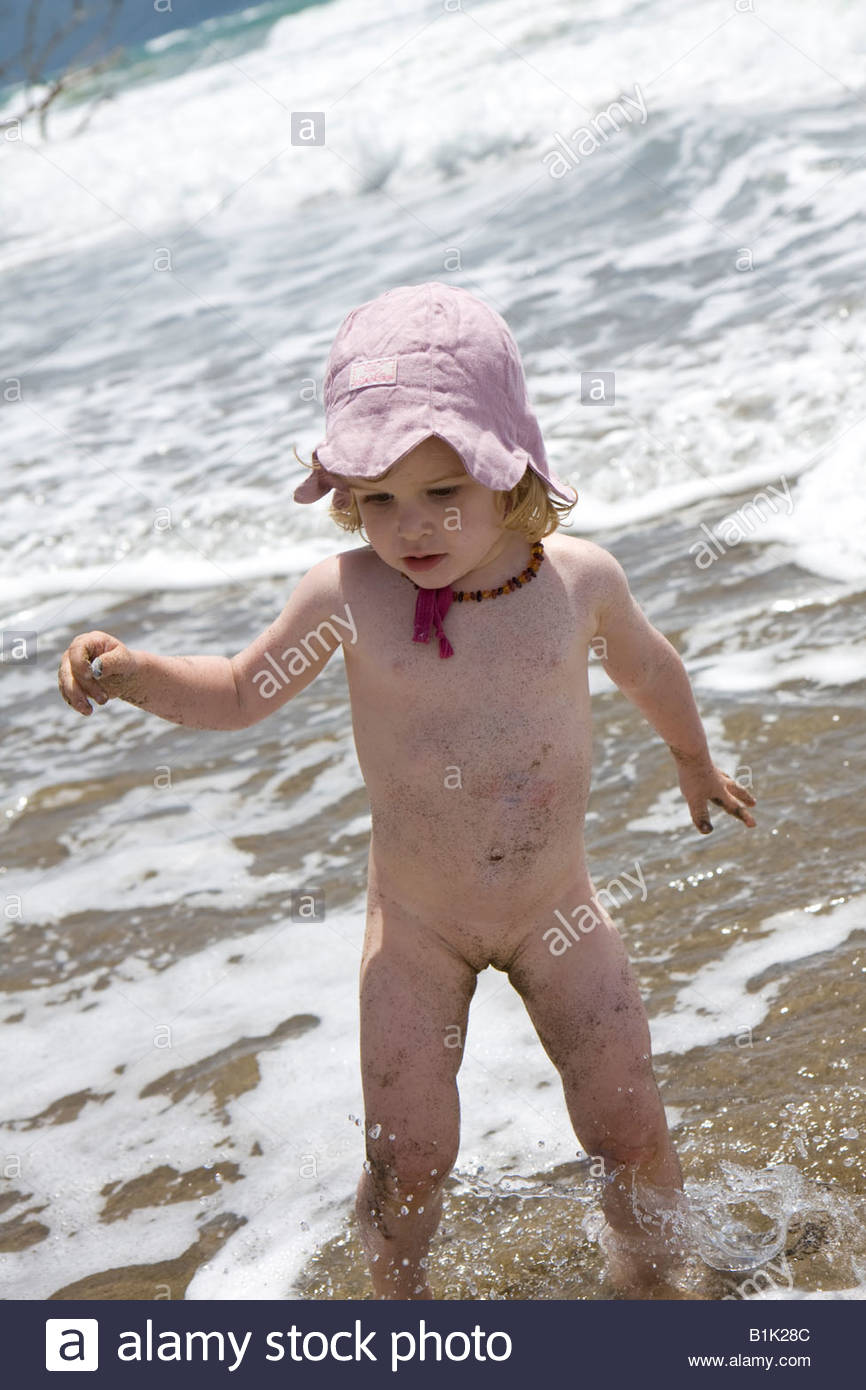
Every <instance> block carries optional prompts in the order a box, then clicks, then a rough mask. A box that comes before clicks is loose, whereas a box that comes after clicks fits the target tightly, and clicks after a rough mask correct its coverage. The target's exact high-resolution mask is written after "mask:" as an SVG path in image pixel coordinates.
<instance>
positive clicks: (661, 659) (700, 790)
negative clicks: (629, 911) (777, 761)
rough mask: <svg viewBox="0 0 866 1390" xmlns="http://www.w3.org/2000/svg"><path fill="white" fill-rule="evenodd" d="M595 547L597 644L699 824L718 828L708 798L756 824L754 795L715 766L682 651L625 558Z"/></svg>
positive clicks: (702, 827)
mask: <svg viewBox="0 0 866 1390" xmlns="http://www.w3.org/2000/svg"><path fill="white" fill-rule="evenodd" d="M587 544H592V543H591V542H587ZM593 550H594V551H595V552H597V554H596V555H595V556H594V558H595V560H596V576H597V580H598V590H597V610H596V632H595V636H594V638H593V642H592V646H593V650H595V651H597V652H598V655H599V657H600V659H601V664H602V666H603V667H604V669H605V671H606V672H607V674H608V676H609V677H610V679H611V680H612V681H613V682H614V683H615V684H616V685H618V686H619V688H620V690H621V691H622V692H623V694H624V695H627V696H628V698H629V699H630V700H631V702H632V704H634V705H635V706H636V707H637V708H638V709H639V710H640V712H641V713H642V714H643V715H644V716H645V718H646V719H648V720H649V722H650V724H652V726H653V728H654V729H655V730H656V732H657V733H658V734H659V735H660V737H661V738H663V739H664V741H665V743H666V744H667V745H668V748H669V749H670V751H671V753H672V754H673V756H674V759H675V760H676V764H677V774H678V777H679V783H680V788H681V790H682V792H683V795H684V796H685V798H686V801H687V802H688V806H689V811H690V812H691V816H692V820H693V821H694V823H695V825H696V826H697V827H698V829H699V830H700V831H701V832H702V833H703V834H705V835H706V834H709V832H710V831H711V830H712V828H713V827H712V825H711V824H710V821H709V819H708V818H707V802H708V801H711V802H713V804H714V805H716V806H721V807H722V809H723V810H725V811H727V812H728V813H729V814H730V815H732V816H735V817H736V818H737V819H738V820H741V821H742V822H743V824H744V825H747V826H754V825H755V821H754V820H753V819H752V817H751V816H750V815H749V813H748V811H745V810H744V809H743V807H742V806H741V805H740V802H745V803H746V805H747V806H754V805H755V804H756V803H755V798H754V797H753V796H752V795H751V793H750V792H748V791H747V790H746V788H745V787H741V786H740V785H739V784H738V783H737V782H735V781H734V779H733V778H732V777H729V776H728V775H727V774H726V773H724V772H722V771H720V769H719V768H717V767H715V766H714V764H713V760H712V758H711V757H710V750H709V748H708V746H707V739H706V734H705V733H704V727H703V724H702V723H701V716H700V714H699V713H698V707H697V705H696V704H695V698H694V695H693V693H692V688H691V685H690V684H689V678H688V675H687V674H686V668H685V666H684V665H683V663H682V660H681V658H680V655H679V653H678V652H677V650H676V648H675V647H673V646H672V645H671V643H670V642H669V641H668V639H667V638H666V637H665V636H664V635H663V634H662V633H661V632H659V630H658V628H655V627H653V625H652V623H650V622H649V620H648V619H647V618H646V616H645V615H644V613H643V612H642V611H641V609H640V608H639V606H638V605H637V603H636V602H635V600H634V598H633V596H632V593H631V590H630V589H629V585H628V579H627V578H626V574H625V571H624V570H623V568H622V566H621V565H620V564H619V562H618V561H617V560H616V559H615V558H614V557H613V555H611V554H610V552H609V551H607V550H603V549H602V547H601V546H596V545H594V544H593Z"/></svg>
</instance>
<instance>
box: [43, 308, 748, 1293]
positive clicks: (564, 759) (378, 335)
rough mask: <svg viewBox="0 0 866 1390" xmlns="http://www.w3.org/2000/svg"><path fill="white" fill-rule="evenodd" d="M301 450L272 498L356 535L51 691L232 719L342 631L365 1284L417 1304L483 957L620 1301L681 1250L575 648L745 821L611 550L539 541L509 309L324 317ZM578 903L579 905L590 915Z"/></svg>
mask: <svg viewBox="0 0 866 1390" xmlns="http://www.w3.org/2000/svg"><path fill="white" fill-rule="evenodd" d="M324 401H325V411H326V439H325V440H324V441H323V442H322V443H321V444H319V446H318V447H317V449H316V450H314V452H313V463H312V467H311V472H310V474H309V476H308V477H307V478H305V480H304V481H303V482H302V483H301V484H300V486H299V487H298V488H297V489H296V491H295V494H294V496H295V500H296V501H298V502H303V503H306V502H312V501H315V500H316V499H317V498H319V497H321V496H325V495H327V494H328V493H330V492H332V491H333V499H332V503H331V515H332V516H333V517H334V519H335V520H336V521H337V522H338V524H340V525H341V526H343V527H344V528H345V529H348V530H353V531H354V530H358V529H359V528H360V527H361V526H362V525H363V526H365V527H366V533H367V537H366V539H367V540H368V544H367V545H365V546H364V547H362V548H358V549H353V550H347V551H343V552H342V553H339V554H335V555H331V556H329V557H328V558H327V559H325V560H322V561H320V562H319V563H318V564H316V565H314V566H313V567H312V568H311V569H310V570H309V571H308V572H307V573H306V574H305V575H304V576H303V578H302V579H301V580H300V581H299V583H298V584H297V585H296V587H295V589H294V590H293V592H292V594H291V596H290V598H289V600H288V602H287V604H286V606H285V608H284V609H283V611H282V613H281V614H280V616H279V617H278V618H277V619H276V621H275V622H274V623H272V624H271V626H270V627H269V628H267V629H266V631H265V632H263V633H262V634H261V636H259V637H257V638H256V639H255V641H253V642H252V643H251V644H250V645H249V646H248V647H247V648H245V649H244V650H243V651H241V652H238V653H237V654H236V655H235V656H233V657H231V658H228V657H225V656H191V657H162V656H157V655H155V654H153V653H151V652H145V651H132V650H130V649H128V648H127V647H125V646H124V645H123V643H122V642H120V641H119V640H118V639H117V638H115V637H113V636H110V635H109V634H107V633H104V632H89V633H85V634H83V635H80V636H78V637H76V638H75V639H74V640H73V642H72V643H71V644H70V646H69V648H68V649H67V650H66V652H65V653H64V655H63V658H62V660H61V664H60V672H59V684H60V689H61V691H62V694H63V697H64V699H65V700H66V701H67V702H68V703H69V704H70V705H71V706H72V708H73V709H76V710H78V711H79V712H80V713H82V714H90V713H91V712H92V710H91V706H90V704H89V703H88V697H90V698H91V699H94V700H96V701H97V703H99V704H104V703H105V702H106V701H107V700H108V699H110V698H112V697H119V698H120V699H123V700H127V701H130V702H131V703H132V704H135V705H138V706H139V707H140V708H141V709H144V710H147V711H149V712H150V713H151V714H156V715H159V716H160V718H162V719H167V720H171V721H173V722H174V723H177V724H186V725H190V726H192V727H195V728H203V729H240V728H246V727H248V726H249V725H251V724H254V723H256V722H257V721H259V720H261V719H264V718H265V717H266V716H267V715H270V714H274V713H275V712H276V711H277V710H278V709H279V708H280V707H281V705H283V704H284V703H285V702H286V701H287V700H289V699H291V698H292V697H294V696H296V695H299V694H300V693H301V691H303V690H304V689H305V687H306V686H308V685H309V684H310V682H311V681H312V680H314V679H315V677H316V676H317V675H318V673H319V672H320V671H321V670H322V668H323V667H324V666H325V664H326V662H327V661H328V660H329V658H330V657H331V655H332V654H333V652H334V650H335V649H336V647H337V645H338V644H339V643H342V646H343V656H344V661H345V670H346V678H347V682H348V688H349V695H350V700H351V712H352V723H353V729H354V736H355V746H356V749H357V754H358V761H359V764H360V768H361V772H362V774H363V777H364V781H365V782H366V785H367V789H368V792H369V798H370V809H371V818H372V833H371V837H370V847H369V861H368V891H367V916H366V933H365V938H364V947H363V957H362V963H361V975H360V1020H361V1035H360V1046H361V1071H362V1079H363V1090H364V1108H365V1125H364V1131H365V1136H366V1160H367V1161H366V1162H365V1164H364V1169H363V1172H362V1174H361V1178H360V1183H359V1187H358V1194H357V1200H356V1206H355V1210H356V1215H357V1219H358V1222H359V1226H360V1231H361V1235H362V1238H363V1242H364V1246H365V1249H366V1253H367V1258H368V1262H369V1266H370V1273H371V1277H372V1281H373V1287H374V1290H375V1292H376V1295H377V1296H378V1297H381V1298H398V1299H416V1298H417V1299H420V1298H431V1297H432V1296H433V1295H432V1291H431V1288H430V1284H429V1282H428V1275H427V1268H428V1260H427V1253H428V1248H429V1245H430V1241H431V1238H432V1236H433V1234H434V1232H435V1230H436V1226H437V1223H438V1220H439V1217H440V1212H441V1206H442V1198H443V1187H444V1183H445V1179H446V1177H447V1176H448V1174H449V1172H450V1171H451V1169H452V1167H453V1165H454V1163H455V1161H456V1158H457V1152H458V1145H459V1133H460V1125H459V1121H460V1109H459V1098H458V1090H457V1073H458V1070H459V1067H460V1062H461V1058H462V1053H463V1044H464V1040H465V1036H466V1022H467V1016H468V1012H469V1005H470V1001H471V999H472V996H473V992H474V990H475V984H476V978H477V975H478V972H479V971H481V970H485V969H486V968H487V967H488V966H490V965H492V966H493V968H494V969H495V970H501V971H504V972H505V973H506V974H507V976H508V979H509V980H510V982H511V984H512V985H513V986H514V988H515V989H516V990H517V992H518V994H519V995H520V996H521V998H522V999H523V1001H524V1004H525V1006H526V1009H527V1011H528V1013H529V1016H530V1018H531V1020H532V1023H533V1025H534V1027H535V1029H536V1031H537V1033H538V1036H539V1038H540V1040H541V1043H542V1045H543V1047H544V1049H545V1051H546V1052H547V1054H548V1056H549V1057H550V1059H551V1061H552V1062H553V1064H554V1066H555V1067H556V1069H557V1071H558V1073H559V1075H560V1077H561V1079H562V1085H563V1089H564V1096H565V1101H566V1105H567V1108H568V1113H569V1116H570V1119H571V1122H572V1124H573V1126H574V1131H575V1134H576V1135H577V1137H578V1140H579V1142H580V1144H581V1146H582V1147H583V1149H584V1150H585V1151H586V1152H587V1153H588V1154H590V1155H592V1156H593V1157H595V1158H596V1160H597V1161H598V1163H599V1165H600V1166H603V1169H604V1173H605V1177H606V1181H605V1182H604V1184H603V1197H602V1206H603V1211H604V1214H605V1218H606V1221H605V1228H604V1234H605V1239H604V1241H603V1244H604V1248H605V1251H606V1256H607V1260H608V1271H609V1273H610V1274H611V1277H612V1278H613V1279H614V1280H615V1281H616V1283H617V1284H618V1285H619V1286H620V1287H621V1288H622V1289H623V1290H625V1291H627V1292H629V1293H631V1294H632V1295H633V1296H638V1295H640V1294H642V1293H644V1292H648V1291H649V1289H650V1287H651V1285H652V1284H653V1281H654V1280H658V1279H660V1278H661V1277H662V1276H663V1274H664V1273H665V1272H666V1271H669V1269H670V1266H671V1262H672V1261H673V1260H674V1259H675V1258H676V1257H677V1256H676V1252H674V1251H673V1250H672V1246H671V1243H670V1241H669V1240H667V1239H666V1238H665V1215H666V1213H667V1212H669V1211H670V1210H672V1209H674V1208H676V1206H677V1203H678V1194H679V1193H680V1192H681V1191H682V1174H681V1170H680V1165H679V1161H678V1159H677V1155H676V1152H675V1150H674V1148H673V1145H672V1143H671V1139H670V1136H669V1134H668V1128H667V1124H666V1121H665V1113H664V1109H663V1106H662V1102H661V1099H660V1096H659V1092H658V1088H657V1085H656V1081H655V1077H654V1074H653V1068H652V1059H651V1055H650V1052H651V1049H650V1036H649V1028H648V1025H647V1019H646V1014H645V1012H644V1008H643V1004H642V1002H641V997H640V992H639V989H638V985H637V981H636V978H635V975H634V972H633V971H632V968H631V966H630V964H629V961H628V958H627V955H626V951H625V949H624V947H623V943H622V941H621V939H620V936H619V933H618V932H617V929H616V927H615V926H614V924H613V922H612V921H611V919H610V917H609V916H608V914H607V912H606V911H605V909H604V908H603V907H602V905H601V903H600V902H599V901H598V899H597V897H596V889H595V886H594V884H593V881H592V879H591V877H590V874H589V871H588V868H587V864H586V860H585V853H584V844H583V824H584V815H585V810H586V803H587V797H588V793H589V787H590V767H591V750H592V736H591V711H590V695H589V688H588V677H587V663H588V653H589V649H590V645H592V649H593V651H594V652H595V653H596V654H597V655H598V657H599V659H600V660H601V662H602V665H603V666H604V669H605V670H606V672H607V673H608V675H609V676H610V677H611V679H612V680H613V681H614V682H615V683H616V684H617V685H618V686H619V688H620V689H621V690H622V691H623V692H624V693H625V694H626V695H627V696H628V698H629V699H630V700H632V701H633V703H634V704H635V705H636V706H637V708H638V709H639V710H640V711H641V713H642V714H643V715H644V716H645V717H646V718H647V719H648V720H649V721H650V723H651V724H652V725H653V727H654V728H655V729H656V731H657V732H658V734H659V735H660V737H661V738H662V739H663V740H664V741H665V743H666V744H667V745H668V746H669V748H670V751H671V753H672V755H673V758H674V760H675V766H676V772H677V777H678V780H679V785H680V788H681V790H682V793H683V795H684V797H685V799H686V802H687V804H688V808H689V812H690V814H691V818H692V820H693V822H694V824H695V825H696V827H697V828H698V829H699V830H700V831H701V832H703V833H708V832H709V831H710V830H711V828H712V827H711V825H710V823H709V820H708V819H707V803H708V802H711V803H712V804H713V805H715V806H719V807H721V808H722V809H723V810H724V811H726V812H728V813H729V814H730V815H732V816H736V817H737V818H738V819H739V820H741V821H742V822H743V823H744V824H745V825H747V826H754V824H755V821H754V820H753V819H752V817H751V816H750V815H749V813H748V811H747V810H745V809H744V805H743V804H742V803H745V806H754V805H755V800H754V798H753V797H752V796H751V795H750V793H749V792H748V791H747V790H746V789H745V788H743V787H741V786H739V785H738V784H737V783H736V782H735V781H734V780H733V779H732V778H731V777H729V776H727V775H726V774H725V773H724V772H722V771H720V770H719V768H717V767H715V766H714V764H713V762H712V759H711V758H710V754H709V751H708V748H707V742H706V738H705V735H704V730H703V727H702V725H701V720H700V717H699V714H698V710H697V708H696V705H695V701H694V698H693V695H692V691H691V687H690V685H689V681H688V677H687V675H686V671H685V668H684V666H683V664H682V662H681V660H680V658H679V656H678V654H677V652H676V650H675V649H674V648H673V646H672V645H671V644H670V642H668V641H667V639H666V638H665V637H663V636H662V634H661V633H660V632H658V631H657V629H656V628H654V627H653V626H652V625H651V624H650V623H649V622H648V621H647V619H646V617H645V616H644V614H643V613H642V612H641V610H640V608H639V607H638V605H637V604H636V603H635V601H634V599H633V598H632V595H631V593H630V591H629V586H628V581H627V579H626V576H625V574H624V572H623V570H622V568H621V567H620V565H619V564H618V562H617V561H616V560H615V559H614V558H613V556H612V555H611V554H610V553H609V552H608V551H606V550H604V549H603V548H602V547H600V546H598V545H596V544H594V543H593V542H592V541H588V540H583V539H580V538H579V537H577V536H574V535H565V534H563V533H562V532H561V531H558V529H557V528H558V527H559V523H560V519H561V518H562V517H564V516H565V515H566V514H567V513H568V512H570V510H571V508H572V507H573V506H574V503H575V501H576V500H577V494H576V493H574V492H573V490H572V489H569V488H568V487H567V486H566V485H565V484H564V483H563V482H562V481H561V480H560V479H558V478H557V477H556V475H555V474H554V473H553V471H552V470H551V468H550V466H549V464H548V462H547V458H546V453H545V448H544V444H543V441H542V437H541V432H540V429H539V426H538V423H537V420H536V418H535V416H534V415H533V413H532V410H531V408H530V404H529V401H528V398H527V392H526V382H525V377H524V372H523V366H522V363H521V360H520V355H519V352H518V349H517V346H516V344H515V342H514V339H513V337H512V335H511V333H510V331H509V329H508V327H507V325H506V323H505V321H504V319H503V318H502V317H501V316H500V315H499V314H498V313H496V312H495V311H493V310H492V309H490V308H489V307H488V306H486V305H485V304H484V303H482V302H481V301H480V300H479V299H477V298H476V297H475V296H473V295H471V294H469V293H468V292H467V291H465V290H463V289H459V288H457V287H455V286H450V285H445V284H442V283H440V282H438V281H434V282H431V283H427V284H421V285H414V286H400V287H398V288H395V289H392V290H389V291H387V292H386V293H385V294H382V295H381V296H379V298H377V299H374V300H371V301H369V302H367V303H365V304H362V305H360V307H359V308H357V309H354V310H352V312H351V313H350V314H349V315H348V317H347V318H346V319H345V321H344V323H343V324H342V326H341V328H340V330H339V333H338V335H337V338H336V340H335V342H334V345H333V347H332V349H331V353H330V357H329V360H328V364H327V371H326V376H325V384H324ZM591 905H592V906H591Z"/></svg>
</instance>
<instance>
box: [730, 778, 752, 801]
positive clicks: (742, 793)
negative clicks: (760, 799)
mask: <svg viewBox="0 0 866 1390" xmlns="http://www.w3.org/2000/svg"><path fill="white" fill-rule="evenodd" d="M728 790H729V791H731V792H733V794H734V796H738V797H739V798H740V800H741V801H745V803H746V805H747V806H757V804H758V803H757V802H756V800H755V798H754V797H753V796H752V793H751V792H750V791H749V790H748V788H746V787H741V786H740V784H739V782H734V781H731V783H730V785H729V787H728Z"/></svg>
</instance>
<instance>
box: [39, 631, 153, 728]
mask: <svg viewBox="0 0 866 1390" xmlns="http://www.w3.org/2000/svg"><path fill="white" fill-rule="evenodd" d="M97 657H99V658H100V662H101V672H100V674H99V676H98V678H97V676H95V675H94V673H93V671H92V669H91V662H93V661H95V660H96V658H97ZM134 666H135V658H134V656H133V654H132V652H131V651H130V650H129V648H128V647H125V646H124V645H123V643H122V642H120V641H118V639H117V638H116V637H112V636H110V634H109V633H107V632H83V633H79V635H78V636H77V637H73V639H72V641H71V642H70V644H69V646H68V647H67V648H66V651H65V652H64V653H63V656H62V657H61V658H60V669H59V671H58V673H57V684H58V685H59V686H60V693H61V695H62V696H63V698H64V700H65V701H66V703H67V705H70V706H71V707H72V709H74V710H77V711H78V713H79V714H92V713H93V707H92V706H91V705H90V704H89V703H88V700H87V697H88V695H89V696H90V698H91V699H92V700H95V701H96V702H97V704H99V705H104V704H106V703H107V702H108V700H109V699H110V698H111V696H112V695H120V694H121V693H122V688H123V686H124V684H125V682H126V680H127V678H128V677H129V676H130V675H131V673H132V670H133V668H134ZM99 669H100V668H99V666H97V670H99Z"/></svg>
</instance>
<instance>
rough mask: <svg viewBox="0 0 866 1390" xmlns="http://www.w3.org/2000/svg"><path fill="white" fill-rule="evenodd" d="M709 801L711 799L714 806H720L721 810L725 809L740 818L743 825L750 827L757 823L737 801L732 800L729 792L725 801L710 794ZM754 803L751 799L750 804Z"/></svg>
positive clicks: (730, 814) (729, 813)
mask: <svg viewBox="0 0 866 1390" xmlns="http://www.w3.org/2000/svg"><path fill="white" fill-rule="evenodd" d="M710 801H712V803H713V805H714V806H721V808H722V810H723V811H727V813H728V815H729V816H735V817H736V819H737V820H741V821H742V822H743V825H748V826H749V827H750V828H753V827H754V826H755V825H757V821H755V820H754V819H753V818H752V817H751V816H750V815H749V813H748V811H746V810H745V809H744V808H743V807H742V806H740V805H739V804H738V802H736V801H735V800H734V798H733V797H732V796H731V795H730V793H729V794H728V800H727V801H724V800H723V799H722V798H721V797H719V796H711V797H710ZM728 802H730V805H729V804H728ZM754 804H755V803H754V801H753V802H752V805H754Z"/></svg>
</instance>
